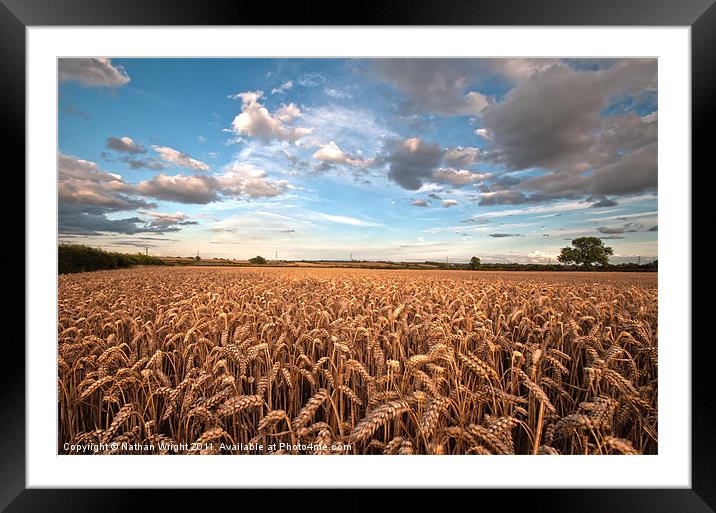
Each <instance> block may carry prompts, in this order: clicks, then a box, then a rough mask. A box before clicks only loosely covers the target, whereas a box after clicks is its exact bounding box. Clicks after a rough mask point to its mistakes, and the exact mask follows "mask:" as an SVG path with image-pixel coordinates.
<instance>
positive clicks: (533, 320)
mask: <svg viewBox="0 0 716 513" xmlns="http://www.w3.org/2000/svg"><path fill="white" fill-rule="evenodd" d="M58 307H59V317H58V355H57V365H58V367H57V369H58V373H59V380H58V407H59V414H60V415H59V426H58V436H59V447H60V453H62V454H69V453H72V454H74V453H81V452H82V451H81V449H79V448H78V445H79V446H81V445H83V444H87V445H92V446H93V447H94V446H96V449H95V452H100V453H111V454H137V453H142V454H173V453H182V454H197V453H199V454H225V453H234V454H269V453H271V454H434V455H439V454H474V455H481V454H542V455H557V454H653V453H656V452H657V445H658V444H657V440H658V439H657V432H658V414H657V390H658V386H657V377H658V366H657V365H658V349H657V340H658V331H657V289H656V276H655V275H652V274H627V273H624V274H617V273H520V272H515V273H490V272H450V271H437V272H432V271H425V272H422V271H384V270H383V271H371V270H352V269H340V270H339V269H211V268H179V269H176V268H140V269H132V270H120V271H102V272H95V273H84V274H75V275H62V276H60V277H59V298H58ZM110 442H112V443H111V444H110ZM133 444H135V445H134V446H133ZM277 444H283V445H280V446H279V445H277ZM136 446H140V447H141V449H140V450H139V451H138V450H137V449H136ZM133 447H134V448H133Z"/></svg>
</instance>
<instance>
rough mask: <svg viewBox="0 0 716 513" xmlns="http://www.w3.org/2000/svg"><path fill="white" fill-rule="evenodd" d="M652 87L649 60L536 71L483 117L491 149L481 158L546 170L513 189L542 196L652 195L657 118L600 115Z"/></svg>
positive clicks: (652, 66)
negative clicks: (617, 103) (485, 156)
mask: <svg viewBox="0 0 716 513" xmlns="http://www.w3.org/2000/svg"><path fill="white" fill-rule="evenodd" d="M655 89H656V60H655V59H623V60H619V61H616V62H615V63H614V64H612V65H610V66H608V67H606V68H601V67H596V68H595V69H592V68H588V69H587V70H582V69H575V68H574V67H570V66H567V65H564V64H562V65H552V66H549V67H547V68H545V69H542V70H538V71H536V72H534V73H532V74H531V75H529V76H528V77H526V78H523V79H522V80H520V81H518V82H517V84H516V85H515V87H514V88H513V89H511V90H510V91H509V92H508V93H507V94H506V95H505V97H504V99H503V100H502V101H500V102H495V103H491V104H490V105H489V106H488V107H487V108H486V109H485V111H484V112H483V116H482V119H483V122H484V125H485V127H486V129H489V133H490V134H491V135H492V141H491V142H492V144H493V148H492V149H491V150H490V151H489V152H488V153H489V155H488V158H489V160H491V161H492V162H493V163H496V164H501V165H503V166H505V167H506V168H507V169H510V170H522V169H531V168H538V169H543V170H546V172H545V174H543V175H542V176H537V177H534V178H531V179H527V180H524V181H523V183H522V184H521V186H520V189H521V190H523V191H527V190H532V191H534V192H537V193H539V194H540V196H541V197H542V198H570V197H578V196H585V195H589V194H604V195H609V194H612V195H623V194H632V193H637V192H642V191H646V190H650V189H654V188H655V187H656V176H657V172H656V137H657V129H658V128H657V122H656V117H655V116H654V117H653V119H652V118H651V117H649V116H646V117H647V118H648V120H645V119H644V117H640V116H638V115H636V114H634V113H633V112H628V113H617V114H611V115H605V109H607V108H608V107H609V106H610V105H612V104H613V103H615V102H617V101H620V100H622V99H624V98H630V97H637V96H639V95H640V94H644V92H645V91H655Z"/></svg>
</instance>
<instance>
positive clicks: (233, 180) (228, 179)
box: [216, 163, 289, 198]
mask: <svg viewBox="0 0 716 513" xmlns="http://www.w3.org/2000/svg"><path fill="white" fill-rule="evenodd" d="M216 181H217V182H218V184H219V186H220V188H221V191H222V192H223V193H224V194H232V195H235V196H241V195H247V196H250V197H252V198H268V197H273V196H278V195H280V194H283V193H284V192H285V191H286V189H287V188H288V186H289V185H288V182H287V181H286V180H271V179H269V178H268V174H267V173H266V171H264V170H263V169H259V168H256V167H254V166H251V165H246V164H239V163H233V164H232V165H231V166H229V167H228V168H227V170H226V172H225V173H224V174H223V175H222V176H219V177H217V178H216Z"/></svg>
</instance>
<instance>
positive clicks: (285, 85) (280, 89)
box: [271, 80, 293, 94]
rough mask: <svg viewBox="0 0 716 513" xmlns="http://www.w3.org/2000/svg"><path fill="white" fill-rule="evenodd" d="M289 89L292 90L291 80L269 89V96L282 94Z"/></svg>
mask: <svg viewBox="0 0 716 513" xmlns="http://www.w3.org/2000/svg"><path fill="white" fill-rule="evenodd" d="M289 89H293V80H288V81H286V82H284V83H283V84H281V85H280V86H278V87H274V88H273V89H271V94H284V93H285V92H286V91H288V90H289Z"/></svg>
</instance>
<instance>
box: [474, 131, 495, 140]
mask: <svg viewBox="0 0 716 513" xmlns="http://www.w3.org/2000/svg"><path fill="white" fill-rule="evenodd" d="M475 135H477V136H478V137H482V138H483V139H485V140H487V141H489V140H490V139H492V134H491V133H490V131H489V130H488V129H487V128H476V129H475Z"/></svg>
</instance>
